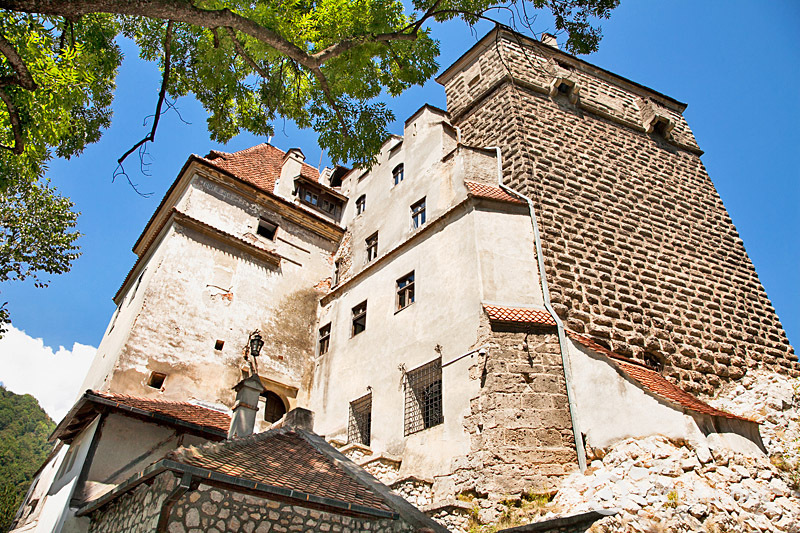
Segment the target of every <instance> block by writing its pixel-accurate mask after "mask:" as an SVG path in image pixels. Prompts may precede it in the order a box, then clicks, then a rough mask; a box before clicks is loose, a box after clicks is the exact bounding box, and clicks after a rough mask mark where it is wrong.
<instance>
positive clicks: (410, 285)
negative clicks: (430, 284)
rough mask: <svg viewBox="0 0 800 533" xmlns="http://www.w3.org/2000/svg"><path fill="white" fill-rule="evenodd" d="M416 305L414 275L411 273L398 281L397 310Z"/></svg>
mask: <svg viewBox="0 0 800 533" xmlns="http://www.w3.org/2000/svg"><path fill="white" fill-rule="evenodd" d="M413 303H414V273H413V272H411V273H409V274H407V275H405V276H403V277H402V278H400V279H398V280H397V310H398V311H399V310H400V309H404V308H406V307H408V306H409V305H411V304H413Z"/></svg>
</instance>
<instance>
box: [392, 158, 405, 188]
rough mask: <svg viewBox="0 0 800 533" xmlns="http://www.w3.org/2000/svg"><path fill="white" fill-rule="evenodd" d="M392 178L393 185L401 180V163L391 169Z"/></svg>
mask: <svg viewBox="0 0 800 533" xmlns="http://www.w3.org/2000/svg"><path fill="white" fill-rule="evenodd" d="M392 178H393V179H394V184H395V185H397V184H399V183H400V182H401V181H403V163H400V164H399V165H397V166H396V167H394V170H392Z"/></svg>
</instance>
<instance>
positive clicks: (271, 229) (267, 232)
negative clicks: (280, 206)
mask: <svg viewBox="0 0 800 533" xmlns="http://www.w3.org/2000/svg"><path fill="white" fill-rule="evenodd" d="M277 231H278V225H277V224H273V223H272V222H270V221H269V220H266V219H263V218H262V219H261V220H259V221H258V229H257V230H256V233H257V234H259V235H261V236H262V237H266V238H267V239H269V240H271V241H272V240H275V233H276V232H277Z"/></svg>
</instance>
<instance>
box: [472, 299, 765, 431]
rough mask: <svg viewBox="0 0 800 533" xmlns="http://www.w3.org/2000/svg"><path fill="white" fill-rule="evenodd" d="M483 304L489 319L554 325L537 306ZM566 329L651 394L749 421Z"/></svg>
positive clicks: (698, 411)
mask: <svg viewBox="0 0 800 533" xmlns="http://www.w3.org/2000/svg"><path fill="white" fill-rule="evenodd" d="M483 308H484V309H485V310H486V314H487V315H488V316H489V320H492V321H495V322H507V323H518V324H532V325H537V326H555V325H556V323H555V320H553V317H552V316H550V314H549V313H547V312H546V311H542V310H538V309H527V308H519V307H502V306H496V305H487V304H484V305H483ZM565 331H566V334H567V335H568V336H569V337H570V338H571V339H573V340H574V341H576V342H578V343H579V344H581V345H583V346H584V347H586V348H588V349H590V350H592V351H593V352H596V353H599V354H601V355H604V356H606V357H607V358H609V359H611V360H612V364H614V365H616V367H617V368H619V370H620V371H622V372H623V373H624V374H625V375H627V376H628V377H630V378H631V379H633V380H634V381H636V382H637V383H638V384H639V385H640V386H641V387H642V388H644V389H645V390H647V391H648V392H650V393H651V394H654V395H656V396H659V397H661V398H663V399H665V400H667V401H669V402H671V403H676V404H678V405H680V406H682V407H685V408H686V409H689V410H691V411H695V412H697V413H701V414H706V415H710V416H719V417H722V418H732V419H738V420H746V421H748V422H752V420H750V419H748V418H744V417H741V416H737V415H734V414H731V413H728V412H725V411H722V410H720V409H717V408H715V407H712V406H710V405H708V404H707V403H705V402H704V401H702V400H700V399H699V398H696V397H695V396H693V395H691V394H689V393H688V392H686V391H684V390H683V389H681V388H680V387H678V386H677V385H675V384H673V383H671V382H669V381H668V380H667V379H666V378H664V376H662V375H661V374H659V373H658V372H656V371H655V370H653V369H651V368H648V367H647V366H645V365H643V364H641V363H639V362H636V361H634V360H632V359H630V358H628V357H625V356H624V355H620V354H618V353H614V352H612V351H611V350H609V349H608V348H605V347H603V346H601V345H599V344H597V343H596V342H594V341H593V340H592V339H590V338H589V337H586V336H584V335H581V334H579V333H575V332H574V331H570V330H565Z"/></svg>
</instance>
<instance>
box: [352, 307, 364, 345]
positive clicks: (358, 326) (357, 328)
mask: <svg viewBox="0 0 800 533" xmlns="http://www.w3.org/2000/svg"><path fill="white" fill-rule="evenodd" d="M365 329H367V302H366V301H364V302H361V303H360V304H358V305H357V306H355V307H354V308H353V329H352V332H351V333H350V336H351V337H355V336H356V335H358V334H359V333H361V332H362V331H364V330H365Z"/></svg>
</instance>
